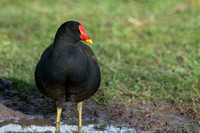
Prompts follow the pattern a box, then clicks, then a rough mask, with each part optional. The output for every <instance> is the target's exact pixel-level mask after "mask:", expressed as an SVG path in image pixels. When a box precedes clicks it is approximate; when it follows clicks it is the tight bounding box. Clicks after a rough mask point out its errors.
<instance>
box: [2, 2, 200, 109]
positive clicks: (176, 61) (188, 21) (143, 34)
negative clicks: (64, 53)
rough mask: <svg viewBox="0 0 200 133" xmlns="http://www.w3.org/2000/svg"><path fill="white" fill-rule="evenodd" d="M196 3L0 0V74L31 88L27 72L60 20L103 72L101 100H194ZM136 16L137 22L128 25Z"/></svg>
mask: <svg viewBox="0 0 200 133" xmlns="http://www.w3.org/2000/svg"><path fill="white" fill-rule="evenodd" d="M199 14H200V2H198V0H176V1H174V0H167V1H163V0H135V1H134V0H124V1H122V0H109V1H106V0H94V1H89V0H85V1H82V0H76V1H74V0H67V1H64V0H59V1H56V2H55V1H54V0H48V1H47V0H35V1H25V0H18V1H14V0H1V1H0V18H1V19H0V29H1V30H0V34H1V35H0V77H3V78H7V79H10V80H12V81H13V83H14V85H15V88H16V89H30V88H36V86H35V85H34V69H35V65H36V63H37V61H38V60H39V58H40V55H41V53H42V52H43V51H44V49H45V48H46V47H47V46H48V45H49V44H50V43H52V41H53V39H54V36H55V33H56V31H57V28H58V27H59V26H60V25H61V24H62V23H63V22H65V21H68V20H76V21H79V22H81V24H82V25H84V27H85V29H86V33H87V34H88V35H89V36H90V37H91V38H92V40H93V42H94V44H95V45H93V46H91V47H92V49H93V50H94V52H95V53H96V55H97V57H98V60H99V64H100V67H101V72H102V83H101V87H100V90H99V91H98V93H97V94H96V95H95V96H94V97H93V98H94V99H95V100H96V101H98V102H101V103H113V102H114V103H122V102H130V103H134V102H144V101H145V102H154V101H157V100H162V101H167V102H174V103H175V104H184V105H185V104H189V105H196V104H198V103H200V97H199V96H200V15H199ZM132 18H133V19H135V20H137V21H138V23H139V24H137V23H136V24H135V22H133V21H131V19H132Z"/></svg>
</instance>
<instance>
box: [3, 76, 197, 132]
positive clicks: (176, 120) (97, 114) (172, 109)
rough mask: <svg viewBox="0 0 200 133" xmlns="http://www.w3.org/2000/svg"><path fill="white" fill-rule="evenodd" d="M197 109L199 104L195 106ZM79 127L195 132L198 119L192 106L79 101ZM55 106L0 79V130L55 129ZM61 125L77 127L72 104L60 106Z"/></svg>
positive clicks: (99, 129)
mask: <svg viewBox="0 0 200 133" xmlns="http://www.w3.org/2000/svg"><path fill="white" fill-rule="evenodd" d="M197 106H200V105H197ZM82 117H83V118H82V121H83V125H84V126H87V125H90V124H99V125H98V126H95V127H93V128H94V129H96V130H97V131H104V130H106V126H107V125H113V126H115V127H117V128H118V129H121V128H124V127H127V129H129V132H131V131H130V129H131V128H132V129H134V131H136V132H141V131H153V132H198V131H199V129H200V128H199V127H200V116H199V113H198V112H197V111H195V110H194V109H193V107H192V106H174V105H172V104H169V103H165V102H157V103H154V104H153V103H149V104H138V103H134V104H110V105H104V104H99V103H97V102H95V101H93V100H91V99H88V100H85V101H84V102H83V114H82ZM55 119H56V104H55V102H54V101H52V100H51V99H48V98H46V97H44V96H43V95H42V94H40V93H39V92H38V91H37V90H30V89H29V90H26V91H16V90H15V89H14V88H13V85H12V83H11V82H10V81H8V80H3V79H0V127H3V126H6V125H8V124H13V123H17V124H18V125H22V126H23V127H26V126H30V125H35V126H45V125H50V126H55ZM61 121H62V123H63V124H67V125H77V123H78V117H77V110H76V105H75V104H74V103H64V104H63V112H62V116H61Z"/></svg>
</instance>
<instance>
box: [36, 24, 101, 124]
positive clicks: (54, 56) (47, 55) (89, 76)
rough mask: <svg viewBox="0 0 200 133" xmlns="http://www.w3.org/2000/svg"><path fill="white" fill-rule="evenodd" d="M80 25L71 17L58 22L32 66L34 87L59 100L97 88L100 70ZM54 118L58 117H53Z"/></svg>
mask: <svg viewBox="0 0 200 133" xmlns="http://www.w3.org/2000/svg"><path fill="white" fill-rule="evenodd" d="M82 27H83V26H82V25H81V24H80V23H78V22H75V21H68V22H66V23H64V24H62V25H61V26H60V27H59V29H58V31H57V33H56V36H55V39H54V42H53V44H51V45H50V46H49V47H48V48H46V50H45V51H44V52H43V54H42V56H41V58H40V60H39V62H38V64H37V66H36V70H35V81H36V85H37V87H38V89H39V90H40V92H41V93H42V94H44V95H45V96H47V97H49V98H51V99H53V100H55V101H56V102H57V103H59V104H61V103H63V102H68V101H70V102H77V103H78V102H81V101H83V100H85V99H87V98H89V97H91V96H92V95H93V94H94V93H95V92H96V91H97V90H98V88H99V85H100V80H101V73H100V69H99V65H98V62H97V58H96V56H95V54H94V53H93V51H92V49H91V48H90V47H89V46H88V45H86V44H84V43H83V42H81V40H84V41H86V42H89V43H91V44H92V42H91V39H90V38H89V37H88V36H87V34H86V33H85V31H84V29H83V28H82ZM57 122H58V121H57Z"/></svg>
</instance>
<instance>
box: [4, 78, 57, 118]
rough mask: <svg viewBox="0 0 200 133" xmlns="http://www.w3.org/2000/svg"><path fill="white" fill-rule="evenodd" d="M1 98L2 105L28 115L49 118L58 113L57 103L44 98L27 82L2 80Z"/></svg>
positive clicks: (11, 79) (12, 79)
mask: <svg viewBox="0 0 200 133" xmlns="http://www.w3.org/2000/svg"><path fill="white" fill-rule="evenodd" d="M22 88H23V89H22ZM0 96H1V97H0V103H1V104H3V105H4V106H6V107H8V108H10V109H12V110H14V111H20V112H22V113H23V114H26V115H42V116H44V117H45V116H46V117H48V116H49V115H51V114H55V113H56V104H55V102H54V101H52V100H51V99H49V98H47V97H45V96H43V95H42V94H41V93H40V92H39V91H38V90H37V87H36V86H35V85H34V84H30V83H27V82H26V81H22V80H18V79H14V78H10V79H6V80H5V79H1V78H0Z"/></svg>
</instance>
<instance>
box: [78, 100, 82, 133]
mask: <svg viewBox="0 0 200 133" xmlns="http://www.w3.org/2000/svg"><path fill="white" fill-rule="evenodd" d="M82 104H83V102H79V103H78V104H77V111H78V133H81V128H82V118H81V116H82Z"/></svg>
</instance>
